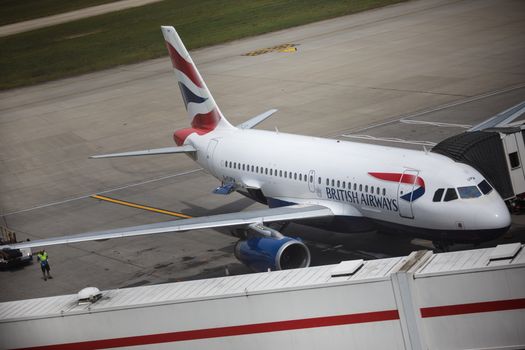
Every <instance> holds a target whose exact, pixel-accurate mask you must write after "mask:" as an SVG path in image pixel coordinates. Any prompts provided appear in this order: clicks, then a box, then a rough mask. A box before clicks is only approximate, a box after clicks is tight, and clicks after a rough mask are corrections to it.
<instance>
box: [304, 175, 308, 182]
mask: <svg viewBox="0 0 525 350" xmlns="http://www.w3.org/2000/svg"><path fill="white" fill-rule="evenodd" d="M303 179H304V182H307V181H308V177H307V176H306V174H304V175H303Z"/></svg>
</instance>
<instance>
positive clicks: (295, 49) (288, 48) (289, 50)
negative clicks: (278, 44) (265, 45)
mask: <svg viewBox="0 0 525 350" xmlns="http://www.w3.org/2000/svg"><path fill="white" fill-rule="evenodd" d="M278 51H279V52H296V51H297V48H296V47H286V48H284V49H280V50H278Z"/></svg>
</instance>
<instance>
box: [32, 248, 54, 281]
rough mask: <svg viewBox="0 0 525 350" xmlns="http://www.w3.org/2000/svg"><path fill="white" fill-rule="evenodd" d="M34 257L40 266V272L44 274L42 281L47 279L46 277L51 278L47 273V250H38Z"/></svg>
mask: <svg viewBox="0 0 525 350" xmlns="http://www.w3.org/2000/svg"><path fill="white" fill-rule="evenodd" d="M36 259H37V260H38V261H39V262H40V268H41V269H42V274H43V275H44V281H47V279H48V278H53V277H51V274H50V273H49V270H51V268H50V267H49V256H48V255H47V252H46V251H45V250H41V251H40V252H38V254H37V256H36ZM46 272H47V277H46Z"/></svg>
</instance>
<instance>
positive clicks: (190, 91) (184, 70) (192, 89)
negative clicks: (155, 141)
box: [161, 26, 234, 146]
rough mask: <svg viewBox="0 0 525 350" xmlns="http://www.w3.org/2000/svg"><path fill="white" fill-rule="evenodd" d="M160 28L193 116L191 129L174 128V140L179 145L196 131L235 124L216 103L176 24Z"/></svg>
mask: <svg viewBox="0 0 525 350" xmlns="http://www.w3.org/2000/svg"><path fill="white" fill-rule="evenodd" d="M161 29H162V34H163V36H164V40H165V41H166V47H167V49H168V52H169V55H170V58H171V62H172V64H173V69H174V71H175V75H176V76H177V80H178V82H179V88H180V92H181V94H182V99H183V100H184V105H185V106H186V110H187V112H188V116H189V118H190V119H191V128H190V129H183V130H178V131H176V132H175V135H174V138H175V142H176V143H177V144H178V145H179V146H180V145H182V144H183V143H184V140H185V138H186V137H187V136H188V135H189V134H191V133H194V132H196V133H197V134H199V135H202V134H206V133H208V132H211V131H213V130H215V129H216V128H234V127H233V126H232V125H231V124H230V123H229V122H228V121H227V120H226V118H224V115H223V114H222V113H221V111H220V109H219V106H217V103H215V100H214V99H213V96H212V95H211V93H210V90H208V87H207V86H206V83H205V82H204V79H202V76H201V75H200V73H199V71H198V70H197V67H196V66H195V64H194V63H193V60H192V59H191V57H190V54H189V53H188V51H187V50H186V48H185V47H184V44H183V43H182V40H181V39H180V37H179V35H178V34H177V31H176V30H175V28H173V27H170V26H162V27H161Z"/></svg>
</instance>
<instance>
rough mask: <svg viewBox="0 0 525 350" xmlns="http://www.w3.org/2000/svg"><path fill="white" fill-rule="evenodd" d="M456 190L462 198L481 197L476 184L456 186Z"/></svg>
mask: <svg viewBox="0 0 525 350" xmlns="http://www.w3.org/2000/svg"><path fill="white" fill-rule="evenodd" d="M458 192H459V196H460V197H461V198H463V199H467V198H478V197H481V192H480V191H479V190H478V188H477V187H476V186H465V187H458Z"/></svg>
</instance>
